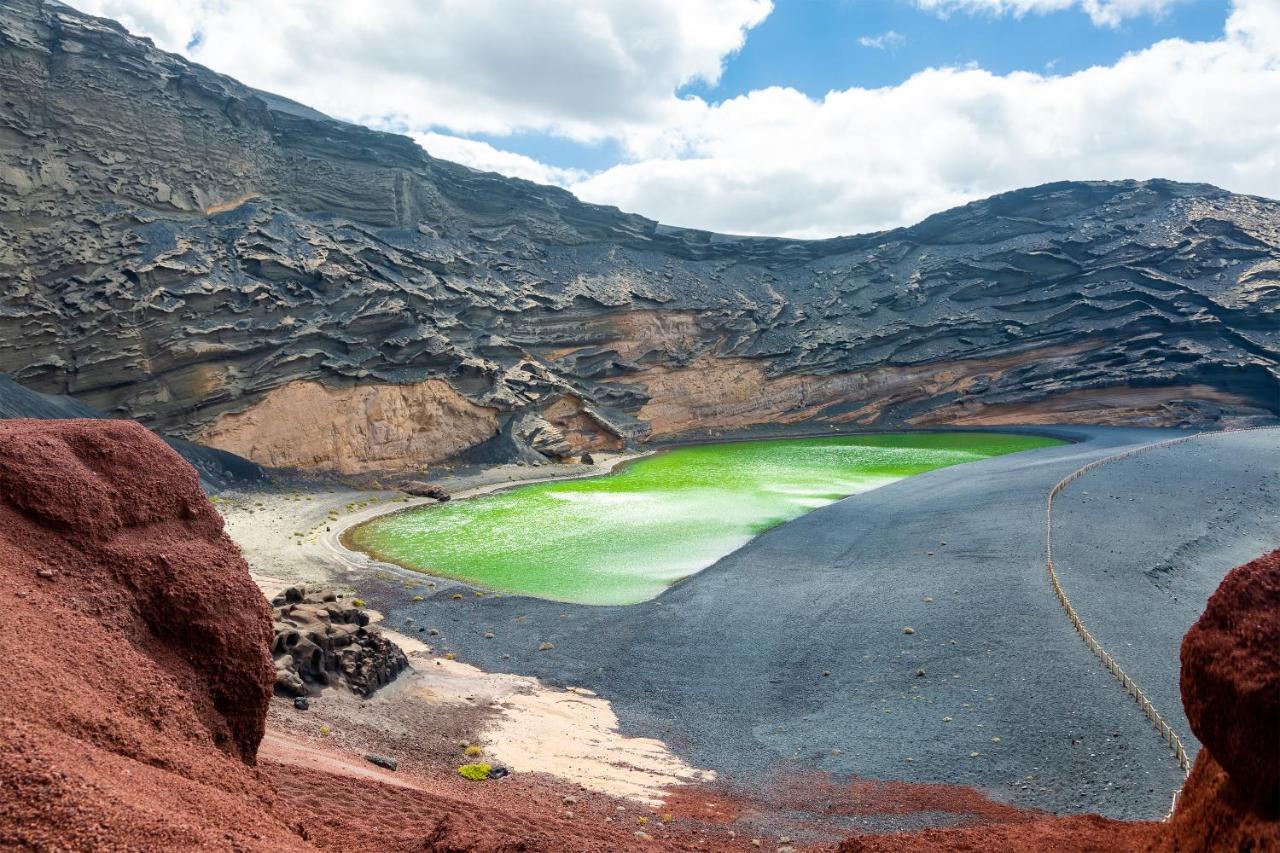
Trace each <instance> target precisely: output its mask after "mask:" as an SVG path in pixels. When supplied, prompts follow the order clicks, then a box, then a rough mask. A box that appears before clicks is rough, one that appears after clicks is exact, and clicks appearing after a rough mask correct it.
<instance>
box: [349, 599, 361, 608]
mask: <svg viewBox="0 0 1280 853" xmlns="http://www.w3.org/2000/svg"><path fill="white" fill-rule="evenodd" d="M351 606H352V607H364V599H363V598H353V599H351Z"/></svg>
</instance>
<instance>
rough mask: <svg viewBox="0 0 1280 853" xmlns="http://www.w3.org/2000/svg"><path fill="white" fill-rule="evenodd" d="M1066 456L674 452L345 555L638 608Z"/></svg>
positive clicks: (711, 447)
mask: <svg viewBox="0 0 1280 853" xmlns="http://www.w3.org/2000/svg"><path fill="white" fill-rule="evenodd" d="M1060 443H1061V442H1059V441H1057V440H1055V439H1051V438H1043V437H1039V436H1028V435H1013V434H1004V433H968V432H950V433H898V434H883V435H864V436H840V437H829V438H826V437H824V438H799V439H779V440H768V441H744V442H734V443H727V444H708V445H698V446H691V447H681V448H676V449H673V450H666V451H662V452H660V453H657V454H654V455H652V456H647V457H643V458H641V459H637V460H635V461H634V462H631V463H630V464H627V465H625V466H623V467H621V468H620V469H619V470H617V471H614V472H613V473H611V474H608V475H605V476H601V477H592V478H583V479H578V480H561V481H557V482H546V483H533V484H529V485H524V486H516V487H514V488H511V489H508V490H506V491H502V492H495V493H492V494H488V495H483V496H480V497H475V498H472V499H470V500H459V501H453V502H449V503H445V504H437V505H431V506H425V507H418V508H414V509H411V510H406V511H404V512H399V513H394V514H391V515H386V516H382V517H380V518H376V519H373V520H371V521H369V522H367V523H365V524H363V525H360V526H359V527H356V528H354V529H353V530H352V531H351V532H350V533H348V535H347V542H348V544H349V545H351V546H352V547H355V548H358V549H360V550H362V551H365V552H367V553H369V554H371V555H372V556H374V557H376V558H377V559H379V560H383V561H386V562H389V563H396V564H399V565H401V566H404V567H406V568H410V569H416V570H418V571H422V572H425V573H428V574H431V575H437V576H442V577H451V578H457V579H459V580H463V581H466V582H468V583H472V584H475V585H476V586H479V587H484V588H487V589H491V590H496V591H501V592H504V593H514V594H519V595H530V596H536V597H538V598H547V599H552V600H556V601H567V602H574V603H579V604H635V603H637V602H641V601H647V600H648V599H651V598H654V597H655V596H657V595H658V594H660V593H661V592H662V591H663V590H664V589H666V588H667V587H668V586H669V585H671V584H672V583H674V582H675V581H677V580H679V579H681V578H684V577H688V576H689V575H691V574H694V573H696V572H698V571H700V570H701V569H704V568H706V567H707V566H709V565H711V564H712V563H714V562H715V561H716V560H719V559H720V558H721V557H723V556H725V555H726V554H728V553H730V552H732V551H735V550H737V549H738V548H740V547H742V546H743V545H744V544H746V543H747V542H748V541H749V540H750V539H751V538H752V537H754V536H756V535H757V534H759V533H761V532H763V531H765V530H768V529H769V528H770V527H773V526H775V525H778V524H781V523H782V522H784V521H788V520H790V519H792V518H795V517H796V516H799V515H803V514H804V513H806V512H808V511H809V510H812V509H815V508H816V507H820V506H824V505H826V504H829V503H832V502H833V501H837V500H839V499H840V498H843V497H847V496H849V495H853V494H857V493H859V492H865V491H867V490H869V489H874V488H876V487H877V486H883V485H885V484H886V483H891V482H893V481H895V480H900V479H902V478H903V477H909V476H911V475H912V474H920V473H923V472H925V471H931V470H933V469H935V468H942V467H945V466H948V465H957V464H960V463H962V462H971V461H973V460H976V459H983V458H986V457H989V456H999V455H1001V454H1005V453H1014V452H1017V451H1019V450H1029V449H1032V448H1036V447H1047V446H1049V445H1054V444H1060Z"/></svg>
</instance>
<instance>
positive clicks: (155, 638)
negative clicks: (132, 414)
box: [0, 420, 305, 850]
mask: <svg viewBox="0 0 1280 853" xmlns="http://www.w3.org/2000/svg"><path fill="white" fill-rule="evenodd" d="M0 635H3V636H4V637H6V638H9V639H10V642H7V643H6V644H5V674H4V677H3V678H2V679H0V789H2V790H4V791H5V792H6V793H5V796H3V797H0V847H4V848H6V849H8V848H11V847H17V848H30V849H55V848H56V849H122V848H128V849H161V848H163V849H231V848H237V849H264V848H270V849H275V850H292V849H298V848H304V847H305V845H304V843H303V841H302V839H301V838H299V837H298V835H297V834H295V833H294V832H292V831H291V830H290V829H289V828H288V826H287V825H286V823H285V821H284V820H283V819H281V818H279V817H277V816H276V815H275V814H273V813H272V807H271V805H270V801H271V796H272V795H271V792H270V791H269V790H268V788H267V787H266V786H265V785H264V784H263V783H262V782H261V781H260V780H259V779H258V777H257V776H256V775H255V773H254V772H253V770H252V768H251V767H250V766H249V765H251V764H252V763H253V762H254V760H255V755H256V752H257V747H258V743H259V741H260V740H261V739H262V734H263V728H264V724H265V719H266V712H267V703H268V700H269V697H270V692H271V687H272V681H273V678H274V671H273V669H272V666H271V658H270V656H269V654H268V647H269V644H270V641H271V623H270V620H269V619H268V611H267V604H266V601H265V600H264V599H263V597H262V595H261V593H260V592H259V591H258V589H257V587H256V586H255V585H254V584H253V582H252V580H251V579H250V577H249V571H248V567H247V566H246V565H245V563H244V561H243V560H242V559H241V557H240V553H239V551H238V550H237V549H236V546H235V545H234V544H233V543H232V542H231V540H230V539H228V538H227V537H226V536H225V535H224V534H223V532H222V519H221V517H220V516H219V515H218V513H217V512H216V511H215V510H214V509H213V507H212V506H210V504H209V501H208V500H207V499H206V498H205V496H204V495H203V494H202V493H201V491H200V488H199V483H198V481H197V478H196V473H195V471H194V470H193V469H192V468H191V467H190V466H188V465H187V464H186V463H185V462H183V461H182V459H181V458H179V457H178V455H177V454H176V453H174V452H173V451H172V450H170V449H169V447H168V446H167V445H166V444H165V443H164V442H163V441H161V440H160V439H159V438H157V437H156V436H155V435H154V434H152V433H151V432H149V431H148V430H146V429H144V428H143V427H141V426H139V425H138V424H136V423H132V422H127V421H102V420H96V421H23V420H17V421H3V422H0Z"/></svg>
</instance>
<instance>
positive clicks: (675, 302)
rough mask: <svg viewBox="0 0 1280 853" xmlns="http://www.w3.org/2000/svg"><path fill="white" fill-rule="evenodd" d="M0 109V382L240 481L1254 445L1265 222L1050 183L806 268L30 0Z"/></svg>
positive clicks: (1167, 194)
mask: <svg viewBox="0 0 1280 853" xmlns="http://www.w3.org/2000/svg"><path fill="white" fill-rule="evenodd" d="M0 91H3V93H4V95H3V97H2V98H0V276H2V277H3V278H4V279H5V282H6V284H5V287H4V290H3V296H2V297H0V371H3V372H7V373H9V374H11V375H12V376H13V377H14V378H15V379H16V380H17V381H19V382H21V383H23V384H25V385H29V386H30V387H32V388H34V389H36V390H38V391H43V392H48V393H57V394H69V395H72V396H73V397H75V398H77V399H79V400H81V401H83V402H85V403H87V404H89V405H91V406H93V407H95V408H97V409H99V410H102V411H105V412H107V413H109V414H112V415H124V416H129V417H134V418H137V419H139V420H140V421H142V422H143V423H145V424H147V425H148V426H151V427H153V428H155V429H157V430H159V431H160V432H162V433H164V434H166V435H173V436H178V437H184V438H188V439H194V440H197V441H200V442H202V443H207V444H211V445H213V446H216V447H220V448H223V449H226V450H229V451H232V452H235V453H238V454H240V455H243V456H246V457H248V458H250V459H253V460H254V461H256V462H259V463H262V464H265V465H273V466H285V467H288V466H296V467H303V468H322V469H329V470H335V471H339V472H345V473H359V472H369V471H379V470H407V469H414V468H420V467H421V466H422V465H424V464H428V463H431V462H435V461H439V460H441V459H444V458H447V457H453V456H456V455H458V454H461V453H465V452H467V451H468V450H471V449H472V448H476V447H477V446H480V445H484V446H485V447H486V450H485V451H484V452H485V453H499V454H500V455H502V456H503V457H505V458H525V454H536V455H539V456H545V455H547V453H550V454H553V455H565V454H568V453H570V452H576V453H581V452H582V451H584V450H594V449H597V448H608V447H614V446H618V445H620V443H621V442H622V441H624V440H637V439H644V438H646V437H649V436H662V435H670V434H674V433H682V432H688V431H709V430H723V429H736V428H741V427H746V426H750V425H753V424H761V423H793V422H801V421H804V422H809V421H812V422H815V423H818V424H820V425H822V426H823V428H826V426H827V425H828V424H837V425H845V426H882V425H901V424H939V423H956V424H997V423H1012V422H1045V421H1056V422H1071V421H1075V422H1094V423H1097V422H1112V423H1119V422H1124V423H1148V424H1155V423H1159V424H1184V423H1185V424H1197V425H1214V424H1223V423H1238V422H1241V421H1247V420H1251V419H1259V418H1272V417H1275V416H1276V415H1277V414H1278V413H1280V373H1278V371H1280V368H1277V362H1278V361H1280V314H1278V311H1277V306H1280V248H1278V247H1280V205H1277V203H1276V202H1273V201H1270V200H1266V199H1260V198H1252V197H1247V196H1240V195H1233V194H1231V193H1228V192H1225V191H1223V190H1220V189H1216V188H1214V187H1211V186H1205V185H1188V184H1177V183H1171V182H1168V181H1147V182H1134V181H1122V182H1114V183H1102V182H1096V183H1060V184H1051V185H1047V186H1042V187H1036V188H1033V189H1027V190H1019V191H1016V192H1011V193H1006V194H1004V195H1000V196H996V197H994V198H991V199H987V200H985V201H981V202H976V203H973V204H970V205H967V206H965V207H962V208H958V209H956V210H951V211H948V212H945V213H941V214H938V215H936V216H932V217H930V218H929V219H927V220H925V221H924V222H922V223H920V224H918V225H915V226H912V227H910V228H900V229H896V230H893V231H887V232H882V233H878V234H870V235H863V236H853V237H840V238H835V239H829V240H816V241H805V240H783V239H769V238H750V237H731V236H725V235H719V234H711V233H707V232H702V231H693V230H687V229H680V228H671V227H666V226H663V225H659V224H658V223H656V222H653V221H651V220H648V219H645V218H643V217H640V216H634V215H629V214H625V213H622V212H620V211H618V210H616V209H614V208H608V207H600V206H595V205H589V204H583V203H581V202H579V201H578V200H577V199H575V198H574V197H573V196H572V195H571V194H569V193H567V192H564V191H562V190H558V189H554V188H551V187H544V186H537V185H534V184H531V183H528V182H525V181H520V180H514V179H509V178H505V177H501V176H498V175H494V174H482V173H479V172H476V171H473V170H471V169H468V168H465V167H463V166H459V165H456V164H453V163H449V162H445V161H442V160H437V159H435V158H433V157H431V156H429V155H428V154H426V153H424V152H423V151H422V150H421V149H420V148H418V147H417V146H416V145H415V144H414V143H413V142H412V141H410V140H409V139H407V138H404V137H399V136H395V135H390V134H385V133H377V132H374V131H370V130H367V129H364V128H361V127H357V126H354V125H351V124H346V123H343V122H339V121H333V120H330V119H327V118H325V117H323V116H321V115H319V114H318V113H316V112H314V111H311V110H306V109H303V108H301V107H300V106H299V105H296V104H291V103H289V102H287V101H284V100H283V99H279V98H275V97H272V96H268V95H264V94H263V93H259V92H257V91H255V90H253V89H250V88H248V87H245V86H243V85H240V84H239V83H237V82H235V81H234V80H231V79H229V78H227V77H224V76H221V75H218V74H215V73H213V72H211V71H209V70H208V69H205V68H202V67H199V66H196V65H193V64H191V63H189V62H186V61H185V60H183V59H181V58H179V57H177V56H173V55H170V54H166V53H164V52H161V51H159V50H157V49H155V48H154V47H153V46H152V45H151V44H150V42H148V41H147V40H145V39H139V38H135V37H132V36H130V35H128V34H127V33H126V32H125V31H123V30H122V29H121V28H120V27H119V26H118V25H116V24H114V23H112V22H109V21H105V20H102V19H97V18H92V17H89V16H86V15H83V14H80V13H78V12H75V11H73V10H71V9H69V8H68V7H65V6H62V5H59V4H57V3H54V2H49V1H48V0H12V2H6V3H5V4H4V5H3V7H2V8H0ZM495 439H496V440H495ZM531 441H532V442H535V443H539V446H537V447H530V446H529V443H530V442H531Z"/></svg>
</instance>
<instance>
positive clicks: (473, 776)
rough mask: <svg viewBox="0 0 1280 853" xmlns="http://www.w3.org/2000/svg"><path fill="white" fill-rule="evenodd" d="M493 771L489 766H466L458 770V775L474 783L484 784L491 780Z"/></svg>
mask: <svg viewBox="0 0 1280 853" xmlns="http://www.w3.org/2000/svg"><path fill="white" fill-rule="evenodd" d="M492 769H493V768H492V767H490V766H489V765H488V764H464V765H462V766H461V767H459V768H458V775H460V776H461V777H462V778H463V779H470V780H471V781H472V782H483V781H484V780H485V779H488V778H489V771H490V770H492Z"/></svg>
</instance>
